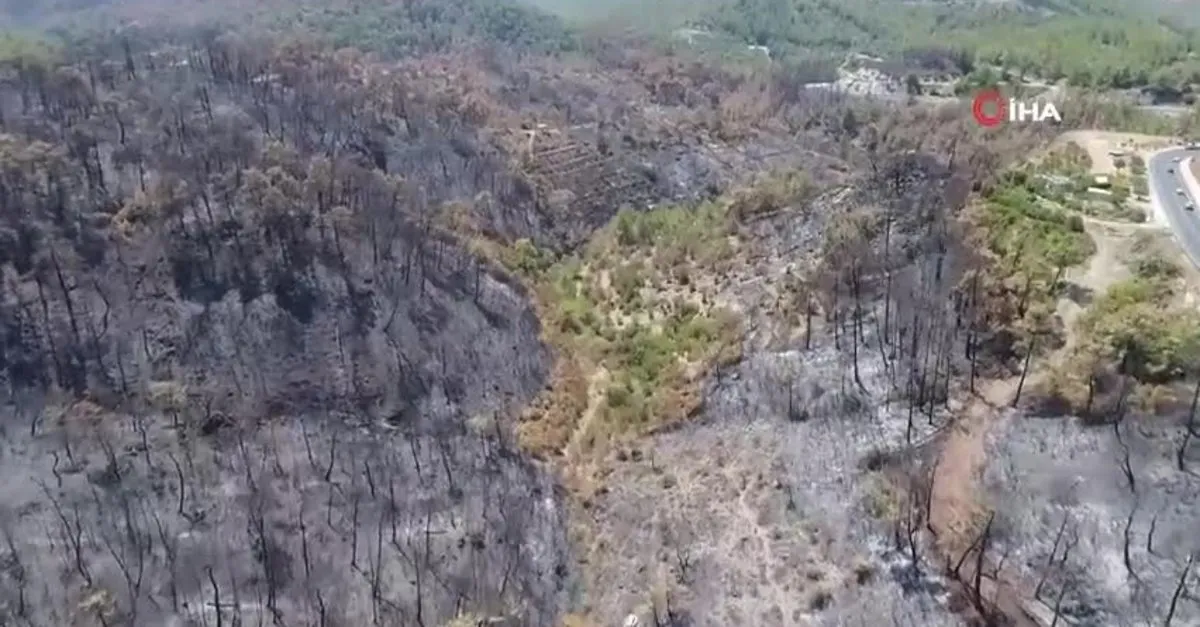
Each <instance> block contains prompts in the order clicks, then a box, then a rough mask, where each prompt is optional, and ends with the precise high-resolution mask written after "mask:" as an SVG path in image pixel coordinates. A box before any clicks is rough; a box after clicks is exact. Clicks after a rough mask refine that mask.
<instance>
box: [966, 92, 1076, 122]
mask: <svg viewBox="0 0 1200 627" xmlns="http://www.w3.org/2000/svg"><path fill="white" fill-rule="evenodd" d="M971 113H972V114H973V115H974V116H975V121H976V122H978V123H979V125H980V126H983V127H986V128H991V127H993V126H999V125H1000V124H1001V123H1003V122H1045V121H1047V120H1052V121H1054V122H1062V116H1061V115H1059V113H1058V108H1057V107H1055V106H1054V103H1053V102H1026V101H1024V100H1017V99H1016V98H1005V97H1004V95H1003V94H1001V93H1000V91H999V90H996V89H988V90H985V91H982V92H979V93H978V94H976V96H975V100H973V101H972V102H971Z"/></svg>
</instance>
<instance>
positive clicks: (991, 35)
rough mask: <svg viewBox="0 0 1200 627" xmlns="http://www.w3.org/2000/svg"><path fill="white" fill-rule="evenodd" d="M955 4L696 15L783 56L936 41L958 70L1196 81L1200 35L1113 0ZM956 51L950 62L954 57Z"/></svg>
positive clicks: (762, 0)
mask: <svg viewBox="0 0 1200 627" xmlns="http://www.w3.org/2000/svg"><path fill="white" fill-rule="evenodd" d="M1038 5H1039V7H1040V8H1043V9H1046V11H1029V10H1026V7H1024V6H1021V5H1019V4H1018V5H1016V6H1011V5H995V6H986V7H985V6H980V5H977V4H970V5H967V6H965V7H964V6H958V5H954V4H950V3H947V4H938V3H921V4H917V3H894V2H886V1H883V0H841V1H834V0H733V1H730V2H727V3H725V4H724V5H722V6H720V7H719V8H717V9H714V10H711V11H710V14H709V16H708V17H707V19H706V20H704V22H703V23H704V24H706V25H708V26H710V27H712V28H713V29H714V30H717V31H720V32H723V33H728V34H731V35H734V36H736V37H738V38H739V39H742V40H744V41H746V42H747V43H751V44H758V45H764V46H769V47H770V48H771V49H772V51H773V52H776V53H778V55H779V56H780V57H781V58H782V57H787V56H791V55H803V54H811V51H812V50H814V49H815V50H839V51H865V52H870V53H874V54H880V55H885V56H889V55H900V54H903V53H905V52H912V51H922V50H923V51H926V52H927V51H929V50H936V49H941V50H943V51H944V56H945V59H946V61H947V62H953V63H952V64H956V65H958V66H959V69H960V70H962V71H964V72H968V73H969V72H971V71H972V70H973V69H974V67H975V66H976V65H994V66H998V67H1002V68H1006V69H1008V70H1011V71H1012V72H1013V73H1015V74H1018V75H1026V74H1030V75H1036V76H1038V77H1040V78H1044V79H1047V80H1050V81H1057V80H1059V79H1063V78H1065V79H1067V80H1069V81H1070V82H1071V83H1072V84H1075V85H1080V86H1087V87H1115V88H1126V87H1131V86H1134V85H1145V84H1151V83H1152V82H1156V83H1163V84H1170V85H1176V86H1181V85H1186V84H1188V83H1189V82H1195V81H1197V80H1200V62H1197V60H1196V59H1194V58H1192V56H1191V53H1192V52H1193V51H1194V50H1195V49H1196V48H1197V47H1198V43H1200V39H1198V38H1197V36H1196V34H1195V33H1193V32H1191V31H1185V30H1181V29H1169V28H1164V27H1163V26H1162V25H1161V24H1160V23H1158V22H1157V21H1156V20H1155V19H1154V17H1153V16H1147V15H1145V13H1144V11H1142V10H1141V9H1140V8H1139V7H1133V6H1130V5H1127V4H1123V3H1121V2H1115V1H1112V0H1059V1H1054V2H1049V3H1044V2H1039V3H1038ZM956 60H957V61H956Z"/></svg>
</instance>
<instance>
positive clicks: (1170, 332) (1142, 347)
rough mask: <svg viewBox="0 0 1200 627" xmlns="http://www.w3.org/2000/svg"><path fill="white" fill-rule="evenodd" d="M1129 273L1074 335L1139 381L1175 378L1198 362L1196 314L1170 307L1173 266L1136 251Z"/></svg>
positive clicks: (1157, 256) (1199, 346) (1199, 339)
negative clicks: (1130, 274)
mask: <svg viewBox="0 0 1200 627" xmlns="http://www.w3.org/2000/svg"><path fill="white" fill-rule="evenodd" d="M1130 269H1131V270H1132V271H1133V276H1132V277H1130V278H1129V279H1126V280H1124V281H1121V282H1119V283H1116V284H1115V285H1113V286H1111V287H1110V288H1109V289H1108V291H1107V292H1106V293H1105V294H1104V295H1103V296H1101V297H1100V298H1098V299H1096V301H1095V303H1094V304H1093V306H1092V307H1091V308H1090V309H1088V311H1087V312H1086V313H1085V314H1084V315H1083V316H1082V317H1081V318H1080V319H1079V326H1078V328H1079V331H1080V332H1081V334H1083V335H1084V336H1085V337H1086V338H1087V339H1088V344H1087V345H1089V346H1091V347H1092V349H1093V350H1096V351H1100V352H1102V353H1103V354H1104V355H1107V356H1109V358H1110V359H1113V360H1115V361H1118V362H1120V363H1121V370H1122V371H1123V372H1125V373H1127V374H1129V375H1130V376H1132V377H1134V378H1135V379H1137V380H1138V381H1140V382H1144V383H1159V384H1161V383H1166V382H1169V381H1172V380H1176V379H1179V378H1181V377H1183V376H1184V375H1185V374H1186V373H1187V372H1189V370H1190V369H1194V368H1195V367H1196V365H1197V360H1200V315H1198V314H1197V313H1196V311H1195V310H1193V309H1191V308H1187V307H1181V306H1178V305H1177V304H1176V302H1175V300H1176V296H1177V293H1176V285H1177V279H1178V277H1179V273H1180V270H1179V267H1178V266H1177V265H1175V264H1174V263H1172V262H1171V261H1170V260H1168V259H1166V258H1165V257H1163V256H1162V255H1160V254H1156V253H1150V252H1141V253H1139V254H1137V255H1136V256H1135V257H1134V259H1133V260H1132V262H1131V263H1130Z"/></svg>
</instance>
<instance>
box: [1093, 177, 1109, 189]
mask: <svg viewBox="0 0 1200 627" xmlns="http://www.w3.org/2000/svg"><path fill="white" fill-rule="evenodd" d="M1092 187H1099V188H1101V189H1108V188H1109V187H1112V181H1111V180H1110V179H1109V178H1108V175H1105V174H1097V175H1096V178H1095V179H1093V180H1092Z"/></svg>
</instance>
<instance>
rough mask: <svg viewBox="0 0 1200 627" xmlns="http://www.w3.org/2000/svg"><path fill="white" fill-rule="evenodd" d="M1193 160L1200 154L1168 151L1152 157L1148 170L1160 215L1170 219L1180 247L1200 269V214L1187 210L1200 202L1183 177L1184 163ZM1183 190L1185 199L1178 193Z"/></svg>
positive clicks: (1193, 151)
mask: <svg viewBox="0 0 1200 627" xmlns="http://www.w3.org/2000/svg"><path fill="white" fill-rule="evenodd" d="M1189 156H1191V157H1200V150H1186V149H1183V148H1175V149H1171V150H1166V151H1163V152H1160V153H1158V154H1157V155H1155V156H1154V157H1152V158H1151V159H1150V163H1149V164H1147V166H1146V167H1147V169H1148V174H1149V179H1150V180H1149V184H1150V186H1151V188H1152V191H1153V193H1154V200H1155V201H1156V202H1157V203H1158V209H1159V211H1161V212H1162V214H1163V215H1164V216H1165V217H1166V218H1167V222H1168V224H1169V225H1170V227H1171V230H1172V231H1173V232H1174V233H1175V237H1176V239H1178V240H1179V245H1180V246H1182V247H1183V250H1184V252H1186V253H1187V255H1188V257H1189V258H1190V259H1191V260H1192V264H1194V265H1195V266H1196V267H1197V268H1200V212H1197V211H1187V210H1185V209H1184V206H1185V205H1187V204H1188V203H1192V205H1193V206H1200V198H1196V197H1193V196H1192V194H1191V193H1190V192H1189V189H1188V185H1186V184H1185V183H1184V181H1183V178H1182V176H1181V175H1182V172H1181V166H1182V165H1183V163H1182V161H1183V160H1184V159H1187V158H1188V157H1189ZM1175 159H1179V160H1180V163H1176V162H1175ZM1180 189H1182V190H1183V191H1184V193H1183V194H1182V195H1181V194H1179V192H1178V190H1180Z"/></svg>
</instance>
